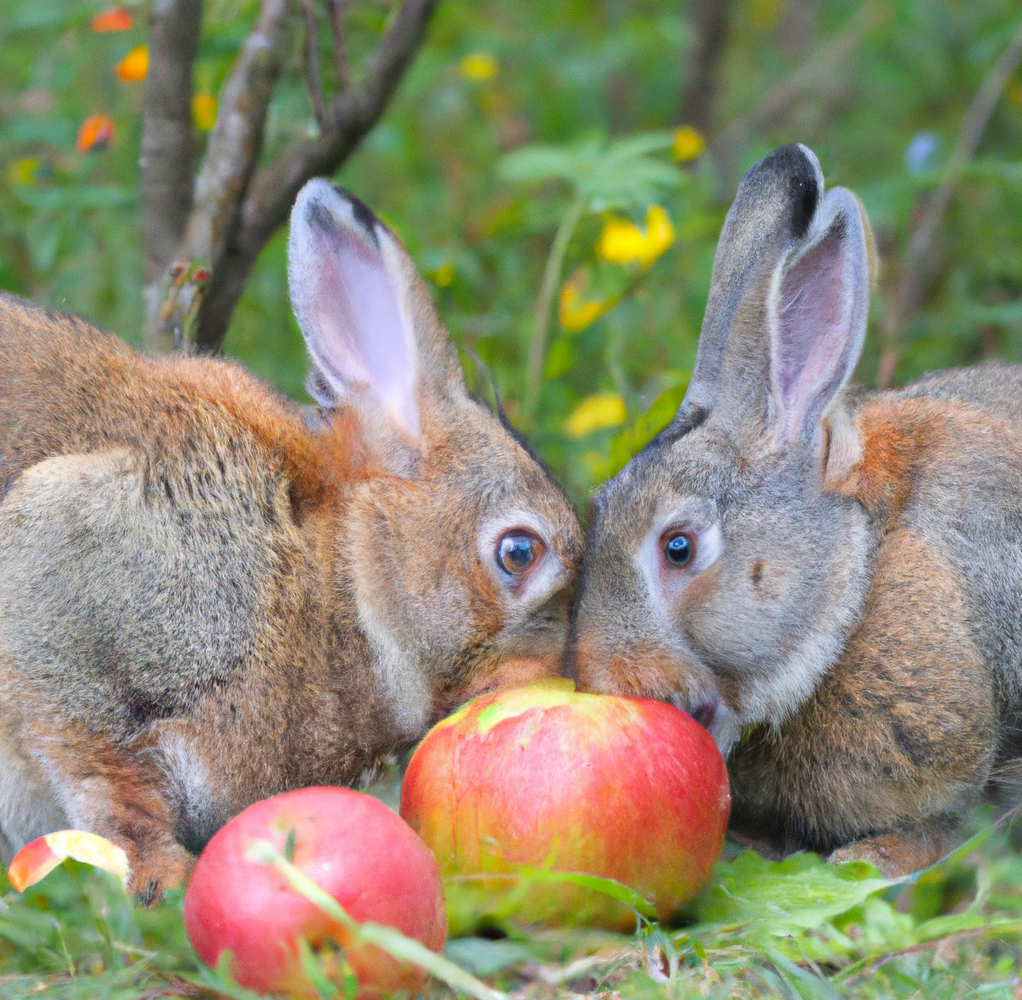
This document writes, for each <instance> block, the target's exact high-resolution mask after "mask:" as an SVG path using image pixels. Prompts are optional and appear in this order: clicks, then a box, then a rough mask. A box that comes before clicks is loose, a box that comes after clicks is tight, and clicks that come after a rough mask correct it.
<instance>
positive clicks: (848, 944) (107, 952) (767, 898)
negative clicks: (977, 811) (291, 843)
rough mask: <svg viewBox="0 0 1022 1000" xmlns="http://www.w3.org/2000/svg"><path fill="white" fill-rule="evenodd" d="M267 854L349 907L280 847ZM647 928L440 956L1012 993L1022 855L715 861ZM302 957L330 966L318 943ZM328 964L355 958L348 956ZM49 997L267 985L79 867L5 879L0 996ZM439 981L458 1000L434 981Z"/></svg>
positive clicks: (660, 987) (578, 969) (659, 976)
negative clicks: (680, 906)
mask: <svg viewBox="0 0 1022 1000" xmlns="http://www.w3.org/2000/svg"><path fill="white" fill-rule="evenodd" d="M272 863H274V864H277V865H278V866H280V867H281V868H282V869H283V870H284V871H285V874H286V875H287V877H288V878H289V880H290V881H292V882H293V884H294V886H295V888H296V891H300V892H302V893H303V894H307V895H308V896H309V898H311V899H313V901H316V902H319V901H321V902H322V903H323V905H324V906H325V907H327V908H328V909H329V910H330V911H331V913H332V914H333V915H334V917H335V918H337V919H340V918H338V917H337V913H336V912H335V911H334V904H332V901H329V900H328V899H325V898H324V899H322V900H320V893H319V890H317V889H316V887H315V886H312V885H309V884H307V880H305V879H303V878H302V876H301V874H300V873H297V874H296V870H294V869H293V868H292V866H290V865H288V864H287V862H286V860H285V859H284V858H283V856H280V855H275V856H274V857H273V858H272ZM548 874H549V876H550V877H554V873H548ZM595 887H596V888H600V886H595ZM603 888H608V887H607V886H604V887H603ZM609 888H610V889H611V890H612V891H613V892H614V894H615V895H620V893H619V887H616V886H611V887H609ZM640 923H641V928H640V929H639V930H638V932H637V933H636V934H635V935H632V936H628V935H616V934H609V933H606V932H594V931H585V930H542V931H532V932H529V931H527V930H522V929H514V928H510V931H511V934H512V936H511V937H509V938H505V939H503V940H486V939H482V938H460V939H455V940H452V941H450V942H449V944H448V949H447V961H441V960H439V959H436V960H434V959H429V961H430V962H431V963H433V964H435V966H436V969H437V971H438V972H439V973H440V974H441V975H443V977H444V978H446V979H448V981H449V982H451V983H452V984H454V983H461V982H463V983H464V986H465V988H466V989H467V990H468V991H469V992H468V993H459V995H466V996H467V995H470V994H474V995H477V996H482V995H486V996H491V995H494V994H493V992H492V991H494V990H497V991H500V990H509V989H511V988H517V989H518V990H520V991H524V992H522V993H521V995H522V996H525V997H554V996H569V995H574V994H577V993H579V992H589V993H597V992H601V991H611V990H617V991H618V992H619V993H620V994H621V996H628V997H633V996H634V997H645V996H649V997H662V996H665V995H666V996H668V997H675V998H687V997H706V996H708V997H720V998H724V997H738V998H753V997H779V998H780V997H783V998H791V997H799V998H811V1000H816V998H820V1000H833V998H835V997H849V998H874V997H875V998H881V997H884V998H887V997H906V998H907V997H913V996H919V995H923V996H926V997H947V998H952V997H956V998H957V997H964V996H966V995H973V992H974V991H975V994H976V995H982V996H993V997H998V998H1004V1000H1008V998H1010V997H1014V991H1015V989H1016V987H1017V985H1018V983H1019V977H1020V962H1022V952H1020V944H1022V855H1020V854H1019V853H1018V851H1017V850H1016V849H1015V848H1014V847H1013V846H1012V839H1011V837H1010V836H1009V834H1008V832H1007V831H1006V830H1005V829H1003V828H993V827H991V826H989V825H988V824H987V825H983V826H982V828H981V833H980V834H979V835H977V836H976V837H974V838H973V839H972V840H970V841H968V842H967V843H966V845H965V846H964V848H963V849H962V850H960V851H958V852H956V854H954V855H952V856H951V857H949V858H948V859H947V860H946V861H944V862H942V863H941V864H939V865H937V866H935V867H933V868H930V869H928V870H926V871H924V872H922V873H921V874H920V875H919V876H918V877H916V878H915V879H914V880H903V881H900V882H892V881H891V880H888V879H883V878H880V877H879V876H878V875H877V873H876V872H875V871H874V870H873V869H871V868H870V867H869V866H868V865H864V864H861V863H850V864H845V865H840V866H838V865H830V864H826V863H824V862H823V861H821V860H820V859H819V858H817V857H815V856H814V855H796V856H795V857H792V858H789V859H787V860H785V861H781V862H771V861H766V860H763V859H762V858H759V857H757V856H756V855H754V854H752V853H751V852H746V853H743V854H740V855H738V856H737V857H735V858H734V859H732V860H730V861H722V862H721V863H720V864H719V865H718V868H717V873H716V877H715V879H714V881H713V882H712V883H711V885H710V887H709V888H708V889H707V891H706V892H705V893H704V895H703V896H702V897H701V898H700V899H699V900H697V901H696V903H695V904H694V906H693V910H692V912H691V914H690V918H689V922H688V923H687V924H686V925H684V926H681V927H678V928H673V929H672V928H668V927H661V926H658V925H656V924H653V923H649V922H648V921H641V922H640ZM359 933H360V934H362V936H364V937H365V938H366V939H367V940H368V939H370V938H371V939H372V940H374V941H376V942H377V943H379V944H380V945H381V946H383V947H385V948H387V950H394V951H395V953H398V954H404V953H405V952H408V953H411V952H415V951H416V945H415V944H414V942H409V941H408V940H407V939H405V938H402V937H401V935H399V934H397V933H396V932H392V931H390V930H388V929H387V928H381V927H374V926H373V925H363V927H362V929H361V930H360V932H359ZM331 957H332V956H331ZM332 958H333V957H332ZM305 961H306V962H307V964H308V965H309V969H310V971H312V972H314V973H315V975H316V977H322V974H323V968H324V967H323V966H322V965H320V964H319V961H318V959H317V958H316V957H315V955H314V954H313V953H312V952H308V953H307V954H306V956H305ZM330 964H331V965H332V966H333V967H335V968H336V967H342V968H343V963H337V962H336V959H333V960H332V962H331V963H330ZM461 970H464V971H461ZM465 973H469V974H470V975H469V976H466V975H465ZM471 977H479V978H481V979H482V980H484V982H485V986H484V985H483V984H482V983H479V982H478V981H477V980H475V979H472V978H471ZM530 983H531V985H529V984H530ZM321 985H322V992H323V993H324V995H326V996H332V995H337V996H345V995H346V989H347V987H348V986H349V985H350V984H347V983H333V982H327V981H326V980H324V981H323V982H322V984H321ZM196 989H200V990H201V991H202V992H201V993H200V994H195V992H194V991H195V990H196ZM41 992H44V993H45V995H46V996H53V997H59V998H62V1000H63V998H67V1000H71V998H78V997H83V998H84V997H90V998H92V997H104V998H114V1000H122V998H123V1000H141V998H142V997H152V996H162V995H201V996H204V997H208V998H213V997H217V996H221V997H234V998H237V1000H252V998H253V997H254V996H255V994H253V993H251V992H250V991H247V990H244V989H242V988H240V987H238V986H237V984H235V983H234V982H233V981H232V980H231V979H230V977H229V975H228V973H227V967H226V965H225V966H224V967H223V968H221V969H219V970H211V969H206V968H204V967H202V966H201V965H200V963H199V962H198V961H197V959H196V958H195V955H194V952H193V951H192V949H191V947H190V945H189V944H188V942H187V940H186V937H185V935H184V929H183V924H182V919H181V894H180V893H175V894H172V896H171V897H170V898H168V899H167V900H166V901H164V902H163V903H162V904H161V905H160V906H158V907H154V908H151V909H138V908H136V907H134V906H133V905H132V904H131V903H130V902H129V901H128V899H127V898H126V896H125V895H124V892H123V890H122V888H121V886H120V883H119V882H118V881H117V880H116V879H113V878H111V877H109V876H106V875H105V874H103V873H101V872H97V871H94V870H91V869H88V868H87V867H86V866H84V865H79V864H77V863H75V862H66V863H65V865H63V866H61V867H60V868H58V869H57V870H56V871H55V872H53V873H52V874H51V875H49V876H47V878H46V879H44V880H43V881H42V882H41V883H39V884H38V885H36V886H34V887H32V888H31V889H29V890H28V891H27V892H26V893H25V894H24V895H23V896H21V895H18V894H17V893H14V892H13V891H11V890H10V889H9V887H7V886H6V883H4V882H3V880H2V876H0V998H3V1000H13V998H19V1000H20V998H26V997H29V996H38V995H39V994H40V993H41ZM455 992H458V990H457V989H455ZM429 993H430V995H431V996H435V997H440V996H449V995H450V993H444V992H443V990H442V989H441V987H440V986H439V985H438V984H437V983H436V981H434V985H433V986H432V987H431V988H430V991H429Z"/></svg>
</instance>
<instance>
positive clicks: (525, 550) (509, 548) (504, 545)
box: [497, 531, 544, 576]
mask: <svg viewBox="0 0 1022 1000" xmlns="http://www.w3.org/2000/svg"><path fill="white" fill-rule="evenodd" d="M543 551H544V546H543V543H542V542H541V541H540V540H539V539H538V538H536V537H535V536H534V535H529V534H526V533H525V532H524V531H511V532H508V534H506V535H505V536H504V537H503V538H502V539H501V540H500V542H499V544H498V545H497V564H498V565H499V566H500V568H501V569H502V570H503V571H504V572H505V573H510V574H511V575H512V576H521V575H522V574H523V573H525V572H526V571H527V570H529V569H531V568H532V567H533V566H534V565H535V564H536V563H537V562H538V561H539V558H540V556H541V555H543Z"/></svg>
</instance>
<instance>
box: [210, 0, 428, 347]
mask: <svg viewBox="0 0 1022 1000" xmlns="http://www.w3.org/2000/svg"><path fill="white" fill-rule="evenodd" d="M437 2H438V0H404V3H403V4H402V5H401V7H400V8H399V9H398V10H397V12H396V13H395V15H394V16H393V18H392V20H391V22H390V25H389V26H388V27H387V30H386V32H385V33H384V36H383V38H382V40H381V41H380V45H379V47H378V49H377V51H376V53H375V55H374V57H373V60H372V63H371V64H370V67H369V71H368V73H367V75H366V79H365V82H364V83H362V84H359V85H352V86H349V87H348V88H347V89H345V90H344V91H342V92H341V93H339V94H338V95H337V96H336V97H335V98H334V100H333V102H332V104H331V107H330V110H329V112H328V114H327V117H326V122H325V125H324V127H323V130H322V132H321V134H320V135H319V136H318V137H316V138H314V139H308V140H306V141H304V142H301V143H299V144H298V145H297V146H296V147H295V148H294V149H292V150H291V152H290V153H286V154H284V155H283V156H281V157H279V158H278V159H276V160H274V161H273V162H272V163H268V164H267V165H266V166H264V167H262V168H261V169H260V170H259V171H258V172H257V173H256V174H255V175H254V176H253V177H252V179H251V183H250V184H249V186H248V189H247V195H246V197H245V198H244V201H243V203H242V205H241V209H240V214H239V218H238V226H237V229H236V230H235V231H234V232H233V233H232V234H231V238H230V240H229V241H228V242H227V243H226V244H225V247H224V251H223V253H222V255H221V256H219V257H215V258H214V264H213V271H212V276H211V278H210V281H209V284H208V286H207V288H206V290H205V297H204V298H203V300H202V304H201V306H200V309H199V312H198V317H197V320H196V327H195V345H196V347H198V348H199V349H200V350H203V351H216V350H219V348H220V345H221V343H222V342H223V338H224V335H225V334H226V332H227V325H228V323H229V321H230V317H231V313H232V312H233V310H234V307H235V305H236V304H237V302H238V299H239V298H240V297H241V292H242V289H243V288H244V284H245V279H246V278H247V277H248V274H249V271H250V270H251V268H252V265H253V264H254V263H255V260H256V257H257V256H258V255H259V251H260V250H261V249H262V248H263V246H264V245H265V244H266V242H267V240H269V238H270V237H271V236H272V235H273V233H274V232H276V230H277V229H278V228H279V227H280V226H281V225H282V224H283V222H284V221H285V219H286V218H287V216H288V212H289V211H290V210H291V206H292V204H293V203H294V199H295V196H296V195H297V194H298V191H299V189H300V188H301V187H302V185H303V184H304V183H305V182H306V181H307V180H309V179H310V178H311V177H315V176H318V175H320V174H330V173H333V172H334V171H336V170H337V168H338V167H339V166H340V165H341V164H342V163H343V162H344V161H345V160H346V159H347V158H348V156H350V155H351V153H352V152H353V151H354V150H355V148H356V147H357V146H358V144H359V143H360V142H361V140H362V139H363V138H364V137H365V135H366V134H367V133H368V132H369V130H370V129H371V128H372V127H373V126H374V125H375V124H376V122H377V121H378V120H379V117H380V115H381V114H382V113H383V110H384V108H385V107H386V106H387V102H388V101H389V100H390V98H391V96H392V94H393V93H394V90H395V89H396V87H397V85H398V83H399V82H400V80H401V78H402V76H403V75H404V72H405V70H406V69H407V68H408V65H409V64H410V63H411V61H412V58H413V56H414V55H415V53H416V51H417V50H418V48H419V46H420V45H421V43H422V40H423V38H424V37H425V33H426V27H427V25H428V24H429V20H430V17H431V16H432V14H433V11H434V9H435V8H436V5H437Z"/></svg>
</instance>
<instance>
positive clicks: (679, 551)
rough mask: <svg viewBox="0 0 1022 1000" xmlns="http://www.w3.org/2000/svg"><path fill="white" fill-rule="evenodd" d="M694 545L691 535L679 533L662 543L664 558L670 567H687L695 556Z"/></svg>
mask: <svg viewBox="0 0 1022 1000" xmlns="http://www.w3.org/2000/svg"><path fill="white" fill-rule="evenodd" d="M695 551H696V543H695V539H694V538H693V537H692V536H691V535H686V534H683V533H681V532H679V533H678V534H676V535H671V536H670V537H669V538H668V539H667V540H666V541H665V542H664V558H665V559H666V560H667V561H668V562H669V563H670V564H671V565H672V566H687V565H688V564H689V563H690V562H691V561H692V556H693V555H695Z"/></svg>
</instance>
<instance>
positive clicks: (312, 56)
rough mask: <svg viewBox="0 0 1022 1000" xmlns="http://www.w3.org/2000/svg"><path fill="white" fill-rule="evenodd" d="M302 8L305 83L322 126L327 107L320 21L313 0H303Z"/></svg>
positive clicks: (318, 121) (317, 119)
mask: <svg viewBox="0 0 1022 1000" xmlns="http://www.w3.org/2000/svg"><path fill="white" fill-rule="evenodd" d="M302 8H303V10H304V12H305V84H306V86H307V87H308V90H309V100H311V101H312V113H313V115H315V117H316V124H317V125H318V126H319V127H320V128H322V127H323V121H324V119H325V118H326V109H325V108H324V106H323V82H322V80H321V79H320V75H319V22H318V19H317V18H316V8H315V6H314V4H313V0H302Z"/></svg>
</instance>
